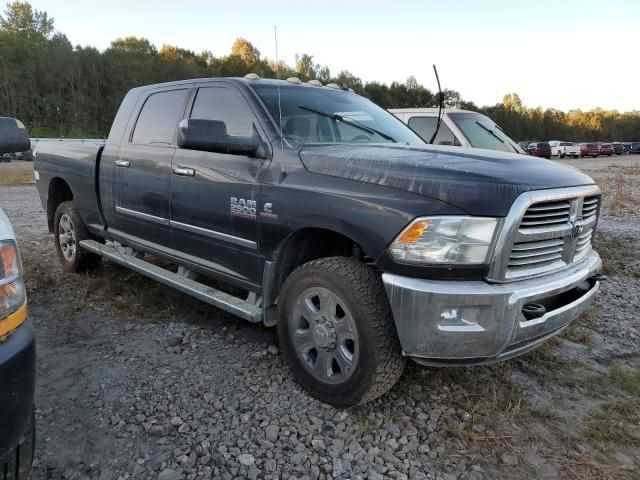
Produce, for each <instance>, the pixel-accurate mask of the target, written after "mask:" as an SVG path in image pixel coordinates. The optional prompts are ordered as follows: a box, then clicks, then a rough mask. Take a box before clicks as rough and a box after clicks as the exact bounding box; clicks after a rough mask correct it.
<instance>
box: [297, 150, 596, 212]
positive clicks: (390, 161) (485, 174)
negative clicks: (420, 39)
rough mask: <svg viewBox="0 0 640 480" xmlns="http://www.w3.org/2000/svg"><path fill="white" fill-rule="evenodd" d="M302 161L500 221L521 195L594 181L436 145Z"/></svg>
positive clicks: (545, 164)
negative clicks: (499, 218)
mask: <svg viewBox="0 0 640 480" xmlns="http://www.w3.org/2000/svg"><path fill="white" fill-rule="evenodd" d="M300 159H301V160H302V163H303V164H304V166H305V167H306V168H307V169H308V170H309V171H311V172H314V173H319V174H322V175H330V176H334V177H340V178H348V179H352V180H357V181H360V182H366V183H372V184H377V185H384V186H386V187H391V188H397V189H400V190H405V191H408V192H413V193H416V194H419V195H424V196H427V197H431V198H434V199H437V200H440V201H443V202H447V203H449V204H452V205H454V206H456V207H458V208H460V209H462V210H465V211H466V212H468V213H469V214H470V215H487V216H499V217H502V216H505V215H506V214H507V213H508V211H509V208H510V207H511V205H512V204H513V201H514V200H515V199H516V197H517V196H518V195H520V194H521V193H523V192H526V191H529V190H541V189H547V188H559V187H573V186H579V185H591V184H593V183H594V181H593V179H591V177H589V176H587V175H585V174H583V173H581V172H580V171H578V170H576V169H574V168H572V167H568V166H565V165H560V164H558V163H555V162H552V161H550V160H543V159H540V158H536V157H529V156H527V155H517V154H510V153H502V152H495V151H492V150H481V149H472V148H461V147H446V146H440V145H437V146H436V145H429V146H427V147H420V148H417V147H409V146H400V145H387V144H375V145H371V144H369V145H327V146H308V147H303V148H302V149H301V150H300Z"/></svg>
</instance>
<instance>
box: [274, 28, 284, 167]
mask: <svg viewBox="0 0 640 480" xmlns="http://www.w3.org/2000/svg"><path fill="white" fill-rule="evenodd" d="M273 37H274V40H275V42H276V78H277V79H278V83H277V85H278V86H277V88H278V116H279V117H280V118H279V119H278V125H280V148H281V149H282V151H283V152H284V136H283V135H282V103H281V101H280V58H279V57H278V27H276V26H275V25H274V26H273ZM282 171H283V172H284V164H283V165H282Z"/></svg>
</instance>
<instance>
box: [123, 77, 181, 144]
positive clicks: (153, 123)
mask: <svg viewBox="0 0 640 480" xmlns="http://www.w3.org/2000/svg"><path fill="white" fill-rule="evenodd" d="M187 93H188V90H187V89H181V90H167V91H165V92H158V93H153V94H151V95H149V97H148V98H147V100H146V101H145V102H144V105H143V107H142V111H141V112H140V115H139V116H138V122H137V123H136V127H135V129H134V131H133V137H132V139H131V141H132V143H136V144H147V145H149V144H159V145H163V144H164V145H173V143H174V137H175V133H176V128H177V126H178V122H179V120H180V118H181V117H182V113H183V112H184V106H185V103H186V100H187Z"/></svg>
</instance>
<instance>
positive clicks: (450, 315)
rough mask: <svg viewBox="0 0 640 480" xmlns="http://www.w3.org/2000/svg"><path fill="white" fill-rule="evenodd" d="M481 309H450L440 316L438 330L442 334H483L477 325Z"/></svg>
mask: <svg viewBox="0 0 640 480" xmlns="http://www.w3.org/2000/svg"><path fill="white" fill-rule="evenodd" d="M481 314H482V308H480V307H450V308H447V309H445V310H443V311H442V313H441V314H440V322H439V323H438V330H441V331H443V332H484V328H482V326H480V324H479V323H478V322H479V320H480V315H481Z"/></svg>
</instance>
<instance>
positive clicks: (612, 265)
mask: <svg viewBox="0 0 640 480" xmlns="http://www.w3.org/2000/svg"><path fill="white" fill-rule="evenodd" d="M594 249H595V250H596V251H597V252H598V253H599V254H600V256H601V257H602V263H603V273H604V274H605V275H616V274H618V273H619V271H620V270H621V269H622V268H623V267H625V266H626V265H627V264H628V263H629V262H630V261H635V260H637V259H638V258H640V256H639V255H638V248H637V245H636V239H635V238H634V237H632V236H631V235H611V234H603V233H596V238H595V242H594Z"/></svg>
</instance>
